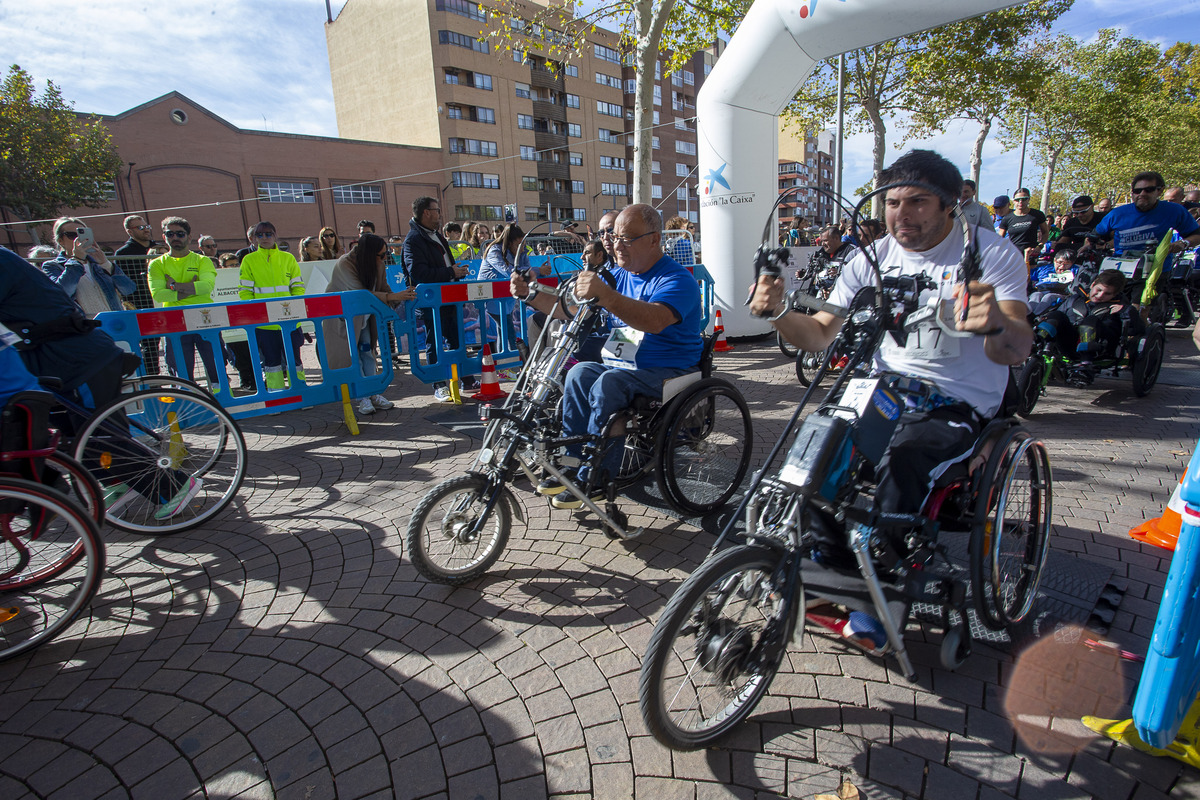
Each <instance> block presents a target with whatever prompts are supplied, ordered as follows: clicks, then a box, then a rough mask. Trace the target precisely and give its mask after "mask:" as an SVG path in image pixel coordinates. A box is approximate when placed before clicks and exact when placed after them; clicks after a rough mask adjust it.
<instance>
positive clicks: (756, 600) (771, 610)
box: [638, 545, 803, 750]
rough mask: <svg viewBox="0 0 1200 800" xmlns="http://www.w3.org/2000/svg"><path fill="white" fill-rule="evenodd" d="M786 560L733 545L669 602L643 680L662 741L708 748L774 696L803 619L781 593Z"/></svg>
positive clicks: (641, 693)
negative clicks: (791, 641)
mask: <svg viewBox="0 0 1200 800" xmlns="http://www.w3.org/2000/svg"><path fill="white" fill-rule="evenodd" d="M780 565H781V556H780V554H779V553H777V552H775V551H772V550H768V549H765V548H761V547H754V546H750V545H740V546H738V547H732V548H730V549H728V550H725V551H723V552H721V553H718V554H717V555H716V556H714V557H713V558H711V559H709V560H708V561H706V562H704V563H703V564H701V565H700V567H699V569H697V570H696V571H695V572H693V573H692V574H691V576H690V577H689V578H688V579H687V580H686V581H684V582H683V585H682V586H680V587H679V590H678V591H677V592H675V595H674V596H673V597H672V598H671V600H670V602H669V603H667V606H666V608H665V609H664V610H663V613H662V616H661V617H659V620H658V624H656V625H655V626H654V633H653V634H652V635H651V637H650V645H649V647H648V648H647V650H646V657H645V659H644V660H643V662H642V671H641V676H640V679H639V681H638V700H639V704H640V706H641V710H642V719H643V720H645V722H646V727H647V728H648V729H649V730H650V732H651V733H652V734H654V738H656V739H658V741H659V742H661V743H662V744H664V745H666V746H667V747H670V748H672V749H674V750H696V749H698V748H701V747H707V746H709V745H711V744H713V743H714V742H716V741H717V740H718V739H720V738H721V737H722V736H725V735H727V734H728V733H730V732H731V731H732V730H733V729H734V728H735V727H737V726H738V725H740V724H741V723H742V721H743V720H745V719H746V717H748V716H749V715H750V712H752V711H753V710H754V707H755V706H756V705H758V701H759V700H761V699H762V697H763V695H764V694H766V692H767V689H768V687H769V686H770V685H771V680H772V679H773V678H774V677H775V673H776V672H777V671H778V670H779V664H780V662H781V661H782V660H783V656H784V653H785V652H786V648H787V644H788V640H789V639H790V637H791V631H792V626H793V625H794V624H795V619H794V612H793V610H792V609H791V604H790V603H786V602H784V600H783V598H782V596H781V594H780V592H779V586H778V584H779V582H780V581H781V579H782V578H783V577H784V576H782V575H781V574H780V572H781V567H780ZM802 596H803V592H800V591H799V587H797V594H796V595H795V597H796V598H797V600H799V598H801V597H802Z"/></svg>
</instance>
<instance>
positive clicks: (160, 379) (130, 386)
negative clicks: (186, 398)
mask: <svg viewBox="0 0 1200 800" xmlns="http://www.w3.org/2000/svg"><path fill="white" fill-rule="evenodd" d="M147 389H177V390H179V391H181V392H191V393H192V394H198V395H200V396H201V397H212V392H210V391H208V390H207V389H205V388H204V387H203V386H201V385H200V384H198V383H196V382H195V381H189V380H188V379H187V378H177V377H175V376H174V375H134V376H132V377H129V378H126V379H125V380H123V381H121V392H122V394H132V393H134V392H144V391H146V390H147Z"/></svg>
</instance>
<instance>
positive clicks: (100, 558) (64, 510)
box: [0, 478, 104, 661]
mask: <svg viewBox="0 0 1200 800" xmlns="http://www.w3.org/2000/svg"><path fill="white" fill-rule="evenodd" d="M103 572H104V544H103V542H102V541H101V539H100V534H99V531H98V530H97V529H96V523H95V522H93V521H92V519H91V518H90V517H89V516H88V514H87V513H85V512H84V511H83V509H81V508H79V506H77V505H76V504H75V503H73V502H71V500H69V499H68V498H67V497H66V496H65V495H62V494H60V493H59V492H56V491H54V490H53V489H47V488H46V487H45V486H42V485H41V484H38V483H32V482H30V481H23V480H19V479H15V478H4V479H0V661H2V660H4V659H7V658H12V657H13V656H17V655H20V654H21V653H24V652H26V651H28V650H31V649H33V648H34V647H37V646H38V645H40V644H42V643H43V642H47V641H50V640H51V639H53V638H54V637H55V636H57V635H58V634H60V633H62V632H63V631H64V630H66V628H67V627H68V626H70V624H71V623H72V622H74V621H75V619H76V618H77V617H78V616H79V614H80V612H81V611H82V610H83V608H84V606H86V605H87V604H88V602H89V601H91V599H92V597H93V596H94V595H95V594H96V590H97V589H98V588H99V586H100V580H101V577H102V575H103Z"/></svg>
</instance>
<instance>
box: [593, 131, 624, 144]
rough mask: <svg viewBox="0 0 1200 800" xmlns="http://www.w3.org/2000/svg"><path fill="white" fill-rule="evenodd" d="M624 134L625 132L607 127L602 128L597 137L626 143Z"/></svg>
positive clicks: (612, 141)
mask: <svg viewBox="0 0 1200 800" xmlns="http://www.w3.org/2000/svg"><path fill="white" fill-rule="evenodd" d="M624 136H625V134H624V133H623V132H622V131H610V130H608V129H607V128H601V129H600V132H599V134H598V135H597V137H596V138H598V139H599V140H600V141H602V142H609V143H611V144H624V143H625V138H624Z"/></svg>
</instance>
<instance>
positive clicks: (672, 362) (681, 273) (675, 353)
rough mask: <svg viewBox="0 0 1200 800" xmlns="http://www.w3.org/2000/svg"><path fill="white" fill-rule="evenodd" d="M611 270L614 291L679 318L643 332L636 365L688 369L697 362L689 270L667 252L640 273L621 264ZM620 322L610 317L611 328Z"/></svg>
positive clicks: (696, 314)
mask: <svg viewBox="0 0 1200 800" xmlns="http://www.w3.org/2000/svg"><path fill="white" fill-rule="evenodd" d="M612 274H613V277H614V278H615V279H616V284H617V286H616V288H617V291H618V292H620V293H621V294H623V295H625V296H626V297H632V298H633V299H634V300H641V301H643V302H646V303H662V304H663V305H665V306H669V307H670V308H671V310H673V311H674V312H675V316H676V317H678V319H679V321H678V322H676V323H674V324H672V325H668V326H667V327H666V328H664V329H663V330H662V332H660V333H646V334H645V335H643V337H642V343H641V345H640V346H639V347H638V354H637V365H638V369H648V368H653V367H678V368H679V369H691V368H693V367H695V366H696V365H697V364H699V363H700V352H701V350H703V348H704V344H703V342H702V341H701V339H700V287H699V285H698V284H697V283H696V279H695V278H694V277H692V274H691V273H690V272H688V271H687V270H686V269H685V268H684V267H683V266H681V265H680V264H679V262H678V261H676V260H675V259H673V258H671V257H670V256H668V255H664V256H663V257H662V258H660V259H659V260H658V261H655V262H654V266H653V267H651V268H650V269H648V270H647V271H646V272H643V273H641V274H640V275H635V274H633V273H632V272H627V271H626V270H624V269H622V268H621V267H613V268H612ZM624 325H625V323H624V322H622V321H621V320H619V319H617V318H616V317H615V316H613V317H612V326H613V327H614V328H619V327H622V326H624Z"/></svg>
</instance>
